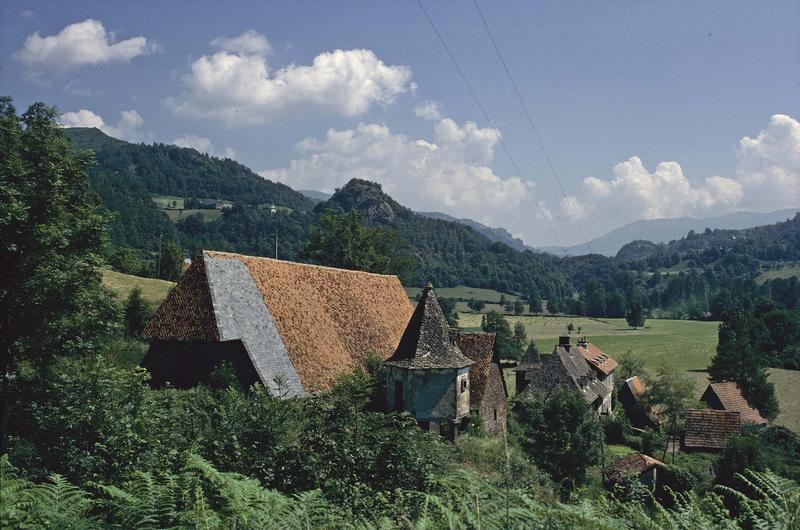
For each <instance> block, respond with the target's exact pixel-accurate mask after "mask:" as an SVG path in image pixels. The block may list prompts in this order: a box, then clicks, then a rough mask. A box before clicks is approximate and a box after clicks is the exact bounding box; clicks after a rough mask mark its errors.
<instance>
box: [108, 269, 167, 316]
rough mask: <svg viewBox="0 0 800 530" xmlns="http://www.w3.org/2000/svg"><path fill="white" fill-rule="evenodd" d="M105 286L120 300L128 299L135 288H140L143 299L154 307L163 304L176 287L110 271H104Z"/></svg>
mask: <svg viewBox="0 0 800 530" xmlns="http://www.w3.org/2000/svg"><path fill="white" fill-rule="evenodd" d="M103 285H105V286H106V287H108V288H109V289H111V290H112V291H113V292H114V294H116V296H117V298H119V299H120V300H124V299H125V298H127V297H128V294H129V293H130V292H131V291H132V290H133V288H134V287H137V286H138V287H139V289H141V290H142V297H143V298H144V299H145V300H146V301H147V302H149V303H150V304H152V305H153V307H157V306H158V305H159V304H161V302H162V301H163V300H164V298H166V297H167V294H169V292H170V290H171V289H172V288H173V287H174V286H175V284H174V283H173V282H168V281H166V280H156V279H154V278H140V277H139V276H131V275H128V274H122V273H121V272H114V271H109V270H106V271H103Z"/></svg>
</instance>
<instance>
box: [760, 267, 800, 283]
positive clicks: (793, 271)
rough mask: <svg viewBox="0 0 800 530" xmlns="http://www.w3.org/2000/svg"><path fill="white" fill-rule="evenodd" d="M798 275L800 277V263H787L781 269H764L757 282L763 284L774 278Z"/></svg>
mask: <svg viewBox="0 0 800 530" xmlns="http://www.w3.org/2000/svg"><path fill="white" fill-rule="evenodd" d="M792 276H797V277H798V278H800V265H787V266H785V267H782V268H780V269H775V270H769V271H764V272H762V273H761V274H759V275H758V276H756V283H757V284H759V285H761V284H762V283H764V282H765V281H767V280H774V279H776V278H783V279H786V278H791V277H792Z"/></svg>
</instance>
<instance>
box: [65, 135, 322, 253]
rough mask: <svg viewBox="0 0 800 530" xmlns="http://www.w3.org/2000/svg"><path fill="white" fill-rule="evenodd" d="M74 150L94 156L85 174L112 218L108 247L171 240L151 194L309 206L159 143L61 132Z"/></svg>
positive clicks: (273, 186) (284, 189) (226, 166)
mask: <svg viewBox="0 0 800 530" xmlns="http://www.w3.org/2000/svg"><path fill="white" fill-rule="evenodd" d="M66 135H67V137H68V138H69V139H70V140H72V143H73V146H74V147H75V148H76V149H91V150H92V151H94V154H95V159H96V164H95V165H94V166H92V167H91V168H90V170H89V176H90V179H91V183H92V187H93V188H94V189H95V191H96V192H97V193H98V195H100V198H101V200H102V202H103V205H104V206H105V207H106V208H108V209H109V210H111V211H112V212H115V213H117V215H116V217H115V219H114V221H113V222H112V225H111V238H112V242H114V243H115V244H118V245H122V246H131V247H136V248H147V249H151V250H152V249H153V248H155V245H156V244H157V241H158V237H159V235H161V234H163V236H164V238H166V239H168V240H169V239H175V237H176V233H175V230H174V227H173V225H172V224H171V223H170V222H169V220H168V219H167V218H166V216H164V215H162V214H161V213H160V212H159V211H158V208H157V207H156V206H155V204H154V203H153V201H152V200H151V195H153V194H162V195H175V196H180V197H185V198H198V199H227V200H230V201H232V202H234V203H235V204H247V205H251V206H256V205H270V204H276V205H280V206H285V207H287V208H291V209H296V210H310V209H311V208H312V206H313V203H312V202H311V201H310V200H309V199H308V198H306V197H305V196H304V195H302V194H301V193H298V192H296V191H294V190H292V189H291V188H289V187H288V186H285V185H283V184H278V183H274V182H271V181H268V180H266V179H263V178H261V177H260V176H258V175H257V174H255V173H254V172H253V171H251V170H250V169H248V168H247V167H245V166H243V165H242V164H239V163H238V162H235V161H233V160H230V159H225V160H222V159H219V158H216V157H212V156H209V155H206V154H201V153H198V152H197V151H195V150H194V149H188V148H183V147H177V146H174V145H165V144H152V145H145V144H130V143H127V142H123V141H120V140H115V139H114V138H110V137H109V136H107V135H105V134H103V133H102V132H101V131H99V130H97V129H88V128H73V129H67V130H66Z"/></svg>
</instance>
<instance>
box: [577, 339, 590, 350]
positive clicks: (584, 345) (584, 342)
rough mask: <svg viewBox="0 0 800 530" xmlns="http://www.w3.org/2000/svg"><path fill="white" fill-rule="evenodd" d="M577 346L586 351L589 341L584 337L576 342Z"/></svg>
mask: <svg viewBox="0 0 800 530" xmlns="http://www.w3.org/2000/svg"><path fill="white" fill-rule="evenodd" d="M578 346H580V347H581V348H584V349H586V348H588V347H589V341H588V340H586V337H583V338H582V339H581V340H579V341H578Z"/></svg>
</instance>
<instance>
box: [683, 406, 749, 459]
mask: <svg viewBox="0 0 800 530" xmlns="http://www.w3.org/2000/svg"><path fill="white" fill-rule="evenodd" d="M683 427H684V435H683V449H684V450H696V451H719V450H721V449H725V447H727V446H728V440H730V439H731V437H733V436H738V435H739V434H741V432H742V418H741V414H739V413H738V412H728V411H724V410H713V409H703V410H701V409H689V410H687V411H686V414H685V415H684V418H683Z"/></svg>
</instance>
